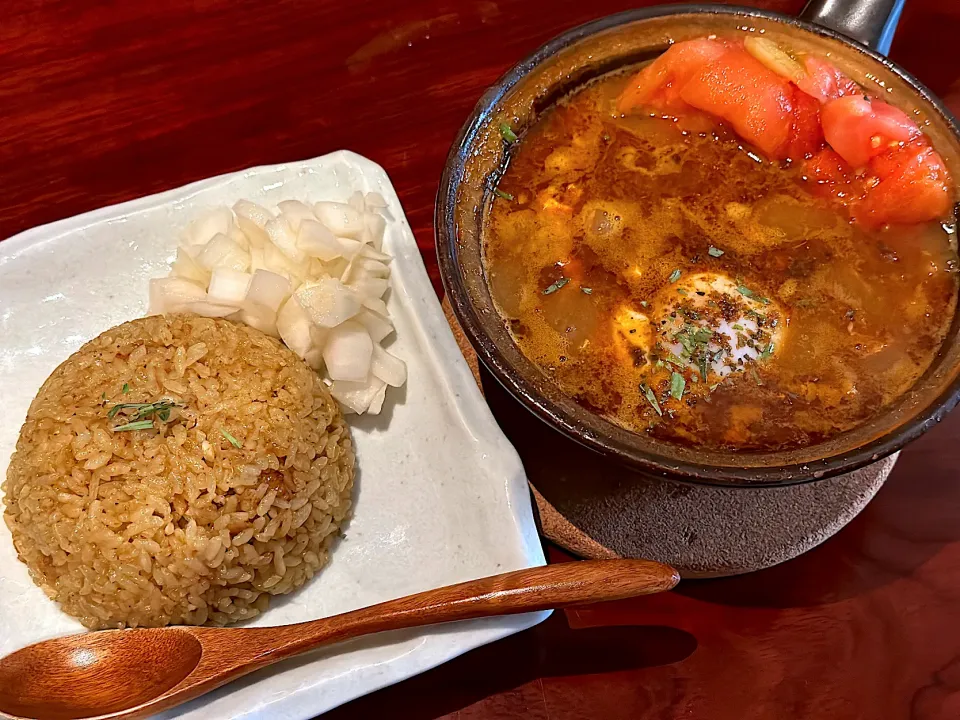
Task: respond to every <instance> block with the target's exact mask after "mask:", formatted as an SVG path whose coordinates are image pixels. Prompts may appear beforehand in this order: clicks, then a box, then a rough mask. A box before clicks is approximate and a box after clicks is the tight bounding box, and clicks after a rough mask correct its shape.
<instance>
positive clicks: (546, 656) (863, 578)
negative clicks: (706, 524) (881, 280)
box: [0, 0, 960, 720]
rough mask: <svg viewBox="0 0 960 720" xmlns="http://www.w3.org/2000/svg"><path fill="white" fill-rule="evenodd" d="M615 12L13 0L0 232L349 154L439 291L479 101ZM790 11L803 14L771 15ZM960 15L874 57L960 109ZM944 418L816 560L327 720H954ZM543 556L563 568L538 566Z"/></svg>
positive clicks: (954, 497) (536, 2) (573, 625)
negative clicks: (468, 121) (466, 123)
mask: <svg viewBox="0 0 960 720" xmlns="http://www.w3.org/2000/svg"><path fill="white" fill-rule="evenodd" d="M642 4H651V3H649V2H639V3H638V2H626V0H592V1H591V2H583V0H576V1H574V0H476V1H470V2H467V1H465V0H432V1H431V0H407V1H406V2H396V1H395V0H351V1H350V2H323V1H318V0H302V1H301V2H297V1H295V0H275V1H274V2H260V1H259V0H156V1H154V2H144V1H141V2H123V1H122V0H115V1H114V2H99V3H92V2H76V1H75V0H21V1H20V2H10V3H6V4H5V5H4V8H3V12H2V15H0V238H2V237H8V236H10V235H12V234H14V233H16V232H19V231H20V230H24V229H26V228H29V227H31V226H34V225H38V224H41V223H45V222H49V221H52V220H56V219H58V218H63V217H67V216H70V215H74V214H76V213H80V212H84V211H86V210H90V209H93V208H96V207H100V206H103V205H106V204H110V203H115V202H120V201H123V200H128V199H130V198H134V197H138V196H142V195H146V194H149V193H153V192H157V191H160V190H165V189H168V188H172V187H176V186H178V185H182V184H184V183H186V182H190V181H192V180H198V179H200V178H204V177H208V176H211V175H217V174H220V173H225V172H229V171H232V170H238V169H240V168H245V167H248V166H251V165H257V164H266V163H277V162H283V161H287V160H298V159H303V158H308V157H313V156H316V155H321V154H323V153H326V152H329V151H332V150H337V149H340V148H349V149H351V150H354V151H356V152H359V153H362V154H364V155H366V156H368V157H370V158H372V159H373V160H375V161H376V162H378V163H380V164H381V165H383V166H384V167H385V168H386V170H387V172H388V173H389V174H390V176H391V177H392V179H393V182H394V184H395V185H396V187H397V190H398V192H399V194H400V199H401V200H402V201H403V204H404V207H405V209H406V211H407V215H408V217H409V220H410V223H411V225H412V226H413V228H414V231H415V232H416V235H417V240H418V243H419V244H420V247H421V249H422V251H423V256H424V261H425V262H426V264H427V267H428V269H429V270H430V273H431V277H432V278H433V279H434V281H435V283H436V284H437V287H438V288H439V282H438V278H437V265H436V259H435V256H434V253H433V228H432V216H433V202H434V197H435V194H436V190H437V182H438V178H439V176H440V170H441V167H442V165H443V161H444V158H445V156H446V153H447V150H448V148H449V145H450V142H451V141H452V139H453V137H454V134H455V133H456V131H457V129H458V128H459V126H460V124H461V123H462V122H463V120H464V118H465V117H466V116H467V114H468V113H469V111H470V108H471V107H472V106H473V104H474V103H475V102H476V100H477V98H478V97H479V96H480V94H481V93H482V91H483V90H484V88H486V87H487V86H488V85H489V84H491V83H492V82H493V81H494V80H496V78H497V77H498V76H499V75H500V74H501V73H502V72H503V71H505V70H506V69H507V68H508V67H509V66H510V65H512V64H513V63H514V62H515V61H517V60H518V59H520V58H521V57H523V56H525V55H527V54H528V53H530V52H531V51H532V50H533V49H535V48H536V47H537V46H538V45H539V44H541V43H542V42H543V41H545V40H547V39H548V38H550V37H552V36H553V35H556V34H557V33H559V32H561V31H562V30H564V29H566V28H569V27H571V26H573V25H576V24H579V23H581V22H584V21H587V20H590V19H593V18H597V17H599V16H602V15H605V14H609V13H612V12H616V11H619V10H623V9H626V8H628V7H633V6H637V5H642ZM755 4H757V5H762V6H763V7H767V8H771V9H775V10H780V11H783V12H796V11H798V10H799V8H800V6H801V5H802V0H766V1H764V2H756V3H755ZM957 38H960V2H957V1H956V0H908V2H907V8H906V10H905V12H904V15H903V18H902V20H901V23H900V30H899V32H898V34H897V38H896V40H895V42H894V45H893V50H892V52H891V56H892V57H893V59H895V60H897V61H899V62H900V63H901V64H902V65H904V66H905V67H906V68H907V69H908V70H910V71H912V72H913V73H914V74H915V75H917V76H918V77H919V78H920V79H921V80H922V81H923V82H925V83H926V84H927V85H928V86H929V87H930V88H931V89H932V90H933V91H934V92H935V93H937V94H939V95H940V96H941V97H944V98H945V99H946V100H947V103H948V104H949V105H950V106H951V107H952V109H953V111H954V113H957V114H960V61H958V59H957V58H958V55H957ZM958 464H960V412H958V413H955V414H954V415H953V416H952V417H951V418H949V419H948V420H947V421H945V422H944V423H943V424H942V425H941V426H940V427H938V428H936V429H935V430H934V431H932V432H931V433H930V434H928V435H927V436H926V437H924V438H922V439H921V440H920V441H918V442H916V443H914V444H913V445H911V446H910V447H909V448H908V449H907V450H906V451H904V453H903V454H902V456H901V459H900V462H899V463H898V464H897V467H896V470H895V471H894V473H893V475H892V476H891V478H890V480H889V481H888V482H887V483H886V485H885V486H884V488H883V489H882V490H881V491H880V493H879V494H878V495H877V497H876V499H875V500H874V501H873V502H872V503H871V504H870V505H869V506H868V507H867V509H866V510H865V511H864V512H863V513H862V514H861V515H860V516H859V517H858V518H857V519H856V520H854V521H853V522H852V523H851V524H850V525H849V526H847V527H846V528H845V529H844V530H843V531H841V532H840V533H839V534H838V535H837V536H835V537H834V538H833V539H831V540H830V541H828V542H827V543H826V544H824V545H823V546H821V547H819V548H817V549H816V550H814V551H812V552H810V553H808V554H807V555H805V556H803V557H801V558H799V559H797V560H794V561H792V562H789V563H786V564H784V565H781V566H779V567H776V568H773V569H770V570H766V571H763V572H758V573H754V574H752V575H749V576H744V577H739V578H733V579H727V580H714V581H701V582H686V583H683V584H682V585H681V587H680V588H679V589H678V590H677V591H675V592H673V593H670V594H667V595H659V596H653V597H648V598H644V599H640V600H636V601H631V602H621V603H616V604H613V605H609V606H603V607H593V608H589V609H582V610H576V611H568V612H566V613H556V614H554V615H553V616H552V617H551V618H550V619H549V620H548V621H547V622H545V623H544V624H542V625H540V626H538V627H536V628H534V629H532V630H529V631H527V632H525V633H522V634H520V635H517V636H514V637H511V638H509V639H506V640H503V641H501V642H499V643H496V644H494V645H491V646H488V647H485V648H481V649H479V650H476V651H474V652H472V653H469V654H468V655H466V656H464V657H462V658H459V659H457V660H455V661H453V662H451V663H449V664H447V665H445V666H443V667H441V668H438V669H436V670H434V671H431V672H428V673H426V674H424V675H422V676H420V677H417V678H414V679H412V680H409V681H406V682H404V683H401V684H399V685H397V686H394V687H391V688H387V689H385V690H382V691H380V692H378V693H375V694H373V695H371V696H368V697H366V698H362V699H360V700H357V701H355V702H353V703H351V704H349V705H347V706H344V707H342V708H340V709H338V710H335V711H333V712H332V713H330V714H329V715H328V716H327V717H330V718H338V719H339V718H361V717H362V718H367V717H370V718H378V717H391V718H395V719H396V718H412V719H417V720H420V719H422V720H433V719H434V718H440V717H447V718H460V719H461V720H466V718H486V719H489V720H499V719H501V718H502V719H506V718H513V717H517V718H519V717H524V718H532V719H535V720H540V719H543V718H550V719H551V720H567V719H569V720H573V719H574V718H578V719H579V718H605V719H607V718H609V719H611V720H617V719H619V718H624V719H626V718H630V719H631V720H633V719H636V718H695V719H700V718H706V719H709V720H727V719H728V718H729V719H730V720H747V719H751V718H764V719H766V718H770V719H773V718H777V719H779V718H830V719H834V718H840V719H845V718H871V719H872V718H923V719H925V720H957V718H960V482H957V481H956V480H957V476H958V473H957V471H956V469H955V468H956V467H957V465H958ZM551 555H552V556H553V557H554V559H564V556H562V555H561V554H560V553H558V552H556V551H553V550H551Z"/></svg>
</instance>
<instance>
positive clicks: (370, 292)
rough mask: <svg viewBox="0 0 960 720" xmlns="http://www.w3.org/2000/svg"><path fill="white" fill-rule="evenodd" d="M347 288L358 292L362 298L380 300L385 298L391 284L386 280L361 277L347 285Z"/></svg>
mask: <svg viewBox="0 0 960 720" xmlns="http://www.w3.org/2000/svg"><path fill="white" fill-rule="evenodd" d="M347 287H351V288H353V289H354V290H356V291H357V293H359V294H360V296H361V297H375V298H379V297H383V294H384V293H385V292H386V291H387V287H389V283H388V281H387V279H386V278H377V277H366V276H360V277H358V278H356V279H354V280H351V281H350V282H349V283H347Z"/></svg>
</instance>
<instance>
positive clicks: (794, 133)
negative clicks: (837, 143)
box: [782, 88, 823, 160]
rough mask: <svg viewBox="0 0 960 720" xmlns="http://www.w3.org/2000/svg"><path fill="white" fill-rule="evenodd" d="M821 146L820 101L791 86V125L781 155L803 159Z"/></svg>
mask: <svg viewBox="0 0 960 720" xmlns="http://www.w3.org/2000/svg"><path fill="white" fill-rule="evenodd" d="M822 147H823V130H822V129H821V128H820V103H818V102H817V101H816V100H814V99H813V98H812V97H810V96H809V95H807V94H806V93H805V92H802V91H801V90H798V89H796V88H793V127H792V128H791V130H790V139H789V140H788V141H787V145H786V147H785V149H784V150H783V152H782V155H783V156H784V157H788V158H791V159H793V160H803V159H804V158H808V157H811V156H813V155H814V154H816V153H817V152H818V151H819V150H820V148H822Z"/></svg>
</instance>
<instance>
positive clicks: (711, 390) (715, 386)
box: [710, 383, 720, 392]
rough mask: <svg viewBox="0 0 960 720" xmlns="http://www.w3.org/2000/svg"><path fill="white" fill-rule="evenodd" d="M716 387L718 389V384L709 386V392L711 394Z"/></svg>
mask: <svg viewBox="0 0 960 720" xmlns="http://www.w3.org/2000/svg"><path fill="white" fill-rule="evenodd" d="M718 387H720V383H714V384H713V385H711V386H710V392H713V391H714V390H716V389H717V388H718Z"/></svg>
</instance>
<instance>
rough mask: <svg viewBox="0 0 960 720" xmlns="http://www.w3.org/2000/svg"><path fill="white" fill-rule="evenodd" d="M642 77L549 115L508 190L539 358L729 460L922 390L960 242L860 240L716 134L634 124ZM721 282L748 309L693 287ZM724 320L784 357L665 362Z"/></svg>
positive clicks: (948, 306) (791, 183)
mask: <svg viewBox="0 0 960 720" xmlns="http://www.w3.org/2000/svg"><path fill="white" fill-rule="evenodd" d="M626 78H627V75H617V76H610V77H607V78H603V79H601V80H600V81H597V82H595V83H593V84H592V85H589V86H587V87H586V88H584V89H582V90H580V91H579V92H577V93H575V94H574V95H572V96H571V97H569V98H567V99H566V100H565V101H564V102H562V103H560V104H559V105H557V106H556V107H554V108H553V109H551V110H550V111H548V112H547V113H545V114H544V115H543V116H542V117H541V119H540V121H539V122H538V123H537V124H536V125H535V126H534V127H533V128H531V129H530V130H529V131H528V132H527V133H526V134H525V135H524V137H523V138H522V139H521V140H520V142H519V143H518V145H517V146H516V147H515V148H513V149H512V152H511V159H510V163H509V166H508V167H507V169H506V171H505V173H504V176H503V177H502V178H501V180H500V183H499V186H498V189H499V190H500V191H501V192H502V193H505V194H507V195H512V196H513V199H512V200H511V199H508V198H505V197H502V196H497V197H495V198H494V199H493V202H492V207H491V208H490V211H489V216H488V219H487V224H486V227H485V252H486V265H487V275H488V280H489V283H490V287H491V291H492V294H493V297H494V299H495V301H496V303H497V304H498V307H499V310H500V312H501V315H502V316H503V317H504V319H505V320H506V321H507V323H508V327H509V328H510V330H511V333H512V335H513V337H514V338H515V340H516V342H517V344H518V346H519V347H520V349H521V350H522V352H523V353H524V354H525V355H526V356H527V357H528V358H529V359H530V360H532V361H533V362H534V363H536V364H537V365H538V366H539V367H540V368H541V369H542V370H543V371H544V372H545V373H546V374H547V375H548V376H550V377H551V378H552V379H553V380H554V381H555V382H556V383H557V384H558V385H559V386H560V388H561V389H562V390H563V391H564V392H565V393H567V394H568V395H570V396H571V397H573V398H574V399H575V400H577V401H578V402H579V403H580V404H582V405H584V406H585V407H587V408H589V409H590V410H592V411H594V412H598V413H600V414H602V415H604V416H606V417H608V418H609V419H611V420H613V421H615V422H618V423H619V424H621V425H623V426H625V427H627V428H630V429H633V430H636V431H642V432H649V433H650V434H651V435H653V436H655V437H658V438H661V439H667V440H671V441H677V442H681V443H684V444H688V445H696V446H700V447H709V448H717V449H755V450H776V449H787V448H791V447H798V446H804V445H809V444H813V443H816V442H819V441H822V440H824V439H827V438H829V437H831V436H833V435H836V434H837V433H839V432H842V431H844V430H848V429H851V428H853V427H855V426H857V425H859V424H861V423H863V422H864V421H865V420H867V419H868V418H870V417H871V416H872V415H874V414H875V413H876V412H878V411H879V410H880V409H881V408H883V407H884V406H886V405H888V404H889V403H891V402H892V401H893V400H895V399H896V398H897V397H898V396H900V395H901V394H902V393H903V392H905V391H906V390H907V389H908V388H909V387H910V386H911V385H913V383H914V382H915V381H916V380H917V378H918V377H919V376H920V375H921V374H922V373H923V372H924V371H925V370H926V369H927V367H928V366H929V365H930V363H931V362H932V360H933V358H934V356H935V355H936V353H937V351H938V349H939V347H940V345H941V343H942V341H943V338H944V337H945V334H946V332H947V329H948V328H949V326H950V323H951V320H952V317H953V312H954V309H955V306H956V299H957V275H956V269H957V257H956V252H955V250H954V247H953V245H954V243H953V242H952V241H953V236H952V234H951V232H952V229H951V228H949V226H944V225H941V224H940V223H929V224H925V225H919V226H911V227H903V228H893V229H887V230H877V231H868V230H865V229H863V228H861V227H859V226H855V225H853V224H851V223H849V222H848V220H847V217H846V215H845V213H844V212H843V210H842V209H841V208H838V207H835V206H834V205H832V204H831V203H832V202H833V201H829V200H823V199H820V198H817V197H815V196H814V195H812V194H811V192H810V189H811V188H810V187H809V185H808V184H806V182H805V181H804V180H803V179H802V175H801V171H800V170H799V169H796V168H790V167H785V166H781V165H780V164H776V163H771V162H768V161H766V160H765V159H763V158H762V157H760V156H759V155H757V154H754V153H752V152H751V151H750V150H749V149H747V148H744V147H743V146H742V145H741V144H740V143H739V142H738V140H737V139H736V138H735V136H733V134H732V133H730V132H728V131H726V130H724V129H723V128H720V129H719V130H718V129H717V128H716V126H715V125H714V123H713V122H712V121H709V122H707V121H704V120H696V119H690V120H686V121H683V125H681V124H679V123H678V122H677V121H675V120H672V119H664V118H659V117H647V116H631V117H626V118H623V117H620V116H619V115H618V114H617V113H616V112H615V109H614V105H615V98H616V97H617V95H618V94H619V92H620V90H621V89H622V87H623V85H624V83H625V81H626ZM711 248H714V250H713V253H714V254H716V253H718V252H721V251H722V255H719V256H716V257H715V256H714V255H713V254H711V250H710V249H711ZM678 271H679V279H678V275H677V273H678ZM718 276H719V277H720V278H722V279H723V282H725V283H726V284H727V285H728V286H729V287H736V288H741V289H743V291H744V292H745V293H746V294H747V295H748V296H749V297H747V296H743V297H741V296H740V293H737V292H734V293H733V295H734V297H733V298H732V299H731V298H730V296H729V295H727V296H721V295H718V294H715V293H713V292H712V291H711V290H709V288H705V287H704V288H701V286H700V285H685V283H687V282H688V280H689V281H690V282H693V281H694V279H695V278H699V277H706V278H714V277H718ZM684 288H686V289H684ZM702 290H706V292H702ZM695 291H696V292H695ZM690 293H694V294H697V295H701V296H702V297H701V298H699V299H698V298H697V297H694V296H693V295H691V294H690ZM750 298H753V300H751V299H750ZM756 299H759V300H761V301H762V302H760V303H758V302H757V301H756ZM693 301H695V303H694V304H691V302H693ZM696 303H699V304H696ZM704 303H706V304H704ZM708 305H709V307H708ZM678 314H679V315H680V316H681V317H680V318H679V319H678ZM721 315H722V316H724V317H726V318H727V320H730V323H733V324H732V327H733V328H741V329H742V327H743V326H742V325H740V324H738V322H743V320H739V318H741V317H747V318H748V319H752V320H753V322H754V323H755V325H756V328H755V330H756V332H755V333H748V334H749V335H750V339H749V340H745V341H747V342H749V343H750V344H751V346H754V347H755V348H756V351H760V350H764V351H765V352H764V353H763V354H762V355H760V356H757V353H756V352H753V357H747V358H746V359H745V360H744V359H740V361H739V362H735V361H734V360H735V358H733V356H732V355H730V357H731V359H730V360H726V361H722V362H726V364H727V366H728V367H727V368H726V369H725V370H723V371H722V373H719V374H718V373H715V372H713V371H712V370H711V369H708V372H707V377H706V378H704V377H702V375H703V372H702V370H703V369H704V367H703V366H702V365H701V366H700V368H701V369H700V371H699V372H698V371H697V369H696V367H697V363H696V362H692V363H691V364H690V365H689V366H684V367H679V366H678V365H676V364H675V365H671V364H670V363H669V362H666V363H664V362H663V359H664V358H665V357H666V356H667V355H669V352H667V351H666V350H665V347H664V344H665V343H667V341H668V340H669V339H671V338H672V337H673V336H672V335H669V334H668V331H669V330H670V329H675V328H677V327H681V328H682V327H686V328H688V329H689V328H695V327H699V326H700V325H703V324H709V323H711V322H722V321H723V317H721ZM691 317H692V318H696V319H697V322H699V323H700V325H697V324H696V323H694V324H691V322H692V321H690V320H688V319H687V318H691ZM678 323H687V324H686V325H685V326H684V325H678ZM730 323H728V325H729V324H730ZM748 329H749V328H748ZM658 330H659V333H658ZM736 332H737V333H738V336H739V331H736ZM708 334H709V333H708ZM641 337H643V338H646V340H645V341H639V340H638V338H641ZM774 340H776V342H775V343H774V342H773V341H774ZM704 354H707V353H704ZM707 355H708V357H709V354H707ZM673 359H674V360H676V356H673ZM658 360H659V362H658ZM728 370H732V372H729V374H724V373H727V371H728ZM678 371H679V374H680V375H682V376H683V378H684V382H685V387H683V388H682V390H681V394H680V396H679V398H678V397H677V395H676V392H675V391H676V390H677V387H676V382H677V381H676V379H675V378H674V374H675V373H677V372H678ZM672 383H673V385H672ZM671 388H672V389H673V391H674V392H673V393H671ZM648 390H649V392H648ZM651 395H652V398H653V399H651ZM655 405H656V407H655ZM658 410H659V412H660V413H662V415H661V414H659V413H658Z"/></svg>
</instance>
